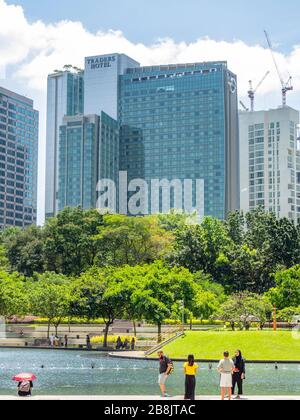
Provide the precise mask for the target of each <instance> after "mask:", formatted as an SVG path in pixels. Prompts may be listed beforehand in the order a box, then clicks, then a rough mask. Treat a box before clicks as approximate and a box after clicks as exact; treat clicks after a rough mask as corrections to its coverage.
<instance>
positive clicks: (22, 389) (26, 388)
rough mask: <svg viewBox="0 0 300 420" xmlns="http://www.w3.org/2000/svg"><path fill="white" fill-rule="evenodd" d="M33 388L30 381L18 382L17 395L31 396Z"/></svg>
mask: <svg viewBox="0 0 300 420" xmlns="http://www.w3.org/2000/svg"><path fill="white" fill-rule="evenodd" d="M32 388H33V382H32V381H22V382H19V383H18V395H19V397H31V391H32Z"/></svg>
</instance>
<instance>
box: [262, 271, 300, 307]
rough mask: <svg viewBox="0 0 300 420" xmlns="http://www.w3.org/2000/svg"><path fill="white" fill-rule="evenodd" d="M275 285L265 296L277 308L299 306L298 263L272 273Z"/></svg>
mask: <svg viewBox="0 0 300 420" xmlns="http://www.w3.org/2000/svg"><path fill="white" fill-rule="evenodd" d="M274 278H275V283H276V287H275V288H272V289H271V290H270V291H269V292H268V293H267V296H268V298H269V299H270V301H271V302H272V304H273V305H276V306H277V308H278V309H285V308H289V307H298V306H300V265H296V266H294V267H292V268H289V269H288V270H282V271H279V272H278V273H276V274H275V275H274Z"/></svg>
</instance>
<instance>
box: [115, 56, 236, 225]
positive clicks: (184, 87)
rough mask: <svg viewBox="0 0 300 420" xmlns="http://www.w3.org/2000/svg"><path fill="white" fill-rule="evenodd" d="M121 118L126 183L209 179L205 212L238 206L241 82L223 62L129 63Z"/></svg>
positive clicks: (122, 78)
mask: <svg viewBox="0 0 300 420" xmlns="http://www.w3.org/2000/svg"><path fill="white" fill-rule="evenodd" d="M119 123H120V168H121V170H122V171H127V173H128V182H130V181H131V180H133V179H135V178H143V179H145V180H146V181H147V182H148V183H150V182H151V180H153V179H160V180H162V179H167V180H168V181H170V182H171V181H172V180H180V181H182V182H184V180H186V179H190V180H192V181H193V182H196V180H203V181H204V215H209V216H214V217H217V218H219V219H224V218H225V217H226V215H227V213H228V212H229V211H231V210H236V209H238V208H239V135H238V108H237V81H236V76H235V75H234V74H232V73H231V72H230V71H229V70H228V68H227V64H226V63H225V62H216V63H195V64H179V65H169V66H153V67H141V68H134V69H128V70H127V71H126V74H124V75H122V76H120V101H119ZM150 200H153V197H151V198H150ZM171 207H172V203H171ZM193 207H195V208H196V197H195V188H194V193H193ZM159 208H160V209H161V208H162V203H161V202H160V204H159Z"/></svg>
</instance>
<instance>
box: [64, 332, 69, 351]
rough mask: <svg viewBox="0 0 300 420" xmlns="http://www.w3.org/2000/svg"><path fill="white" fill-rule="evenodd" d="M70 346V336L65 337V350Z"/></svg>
mask: <svg viewBox="0 0 300 420" xmlns="http://www.w3.org/2000/svg"><path fill="white" fill-rule="evenodd" d="M68 344H69V339H68V336H67V335H65V349H67V348H68Z"/></svg>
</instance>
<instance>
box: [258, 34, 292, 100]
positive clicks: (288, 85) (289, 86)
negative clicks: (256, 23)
mask: <svg viewBox="0 0 300 420" xmlns="http://www.w3.org/2000/svg"><path fill="white" fill-rule="evenodd" d="M264 32H265V36H266V39H267V43H268V46H269V49H270V51H271V54H272V58H273V61H274V64H275V67H276V71H277V73H278V76H279V80H280V83H281V87H282V89H281V92H282V106H283V107H285V106H286V96H287V93H288V92H289V91H291V90H294V87H293V85H292V76H291V75H289V79H288V81H287V82H285V81H284V79H283V76H282V74H281V72H280V70H279V66H278V63H277V61H276V58H275V54H274V49H273V46H272V42H271V40H270V37H269V34H268V32H267V31H264Z"/></svg>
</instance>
